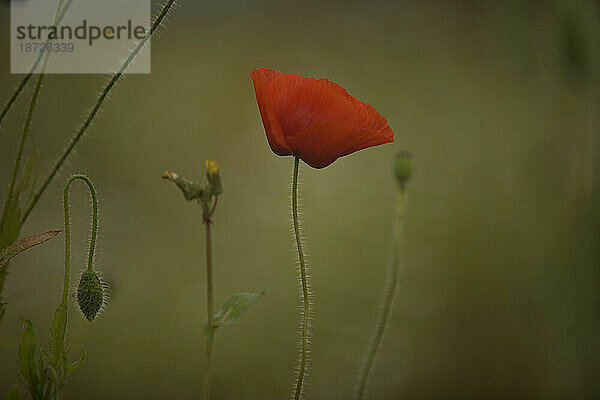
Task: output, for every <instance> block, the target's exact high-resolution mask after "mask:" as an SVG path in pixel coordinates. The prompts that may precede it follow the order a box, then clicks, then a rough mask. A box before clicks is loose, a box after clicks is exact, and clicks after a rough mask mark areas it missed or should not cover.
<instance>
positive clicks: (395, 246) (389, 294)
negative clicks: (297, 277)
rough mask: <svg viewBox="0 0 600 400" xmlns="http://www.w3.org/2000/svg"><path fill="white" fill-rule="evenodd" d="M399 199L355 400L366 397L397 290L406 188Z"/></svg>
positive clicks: (402, 189)
mask: <svg viewBox="0 0 600 400" xmlns="http://www.w3.org/2000/svg"><path fill="white" fill-rule="evenodd" d="M399 196H400V198H399V199H398V203H397V210H396V221H395V223H394V234H393V241H392V260H391V263H390V266H389V271H388V277H387V281H386V285H385V289H384V294H383V307H382V309H381V314H380V315H379V319H378V320H377V323H376V325H375V332H374V334H373V339H372V341H371V343H370V345H369V348H368V350H367V356H366V358H365V361H364V364H363V367H362V369H361V371H360V375H359V381H358V388H357V391H356V399H357V400H363V399H365V397H366V389H367V383H368V380H369V374H370V372H371V369H372V368H373V364H374V363H375V358H376V357H377V353H378V352H379V348H380V347H381V341H382V339H383V335H384V333H385V329H386V327H387V324H388V321H389V319H390V315H391V313H392V306H393V303H394V297H395V294H396V291H397V289H398V280H399V276H400V252H401V243H400V239H401V234H402V224H403V222H404V212H405V210H406V188H405V186H402V187H401V188H400V195H399Z"/></svg>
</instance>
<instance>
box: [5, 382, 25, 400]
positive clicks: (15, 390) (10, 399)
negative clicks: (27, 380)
mask: <svg viewBox="0 0 600 400" xmlns="http://www.w3.org/2000/svg"><path fill="white" fill-rule="evenodd" d="M21 399H22V397H21V392H20V391H19V387H18V386H17V385H15V386H13V387H12V389H11V390H10V392H8V396H6V400H21Z"/></svg>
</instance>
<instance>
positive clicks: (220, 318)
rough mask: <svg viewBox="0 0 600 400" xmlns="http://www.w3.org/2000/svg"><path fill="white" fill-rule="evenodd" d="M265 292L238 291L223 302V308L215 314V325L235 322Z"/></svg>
mask: <svg viewBox="0 0 600 400" xmlns="http://www.w3.org/2000/svg"><path fill="white" fill-rule="evenodd" d="M264 294H265V293H264V292H260V293H236V294H234V295H232V296H230V297H229V298H228V299H227V300H225V303H223V308H221V310H219V312H217V313H216V314H215V317H214V320H213V321H214V322H213V323H214V324H215V326H221V325H232V324H235V323H236V322H237V321H238V320H239V319H240V317H241V316H242V315H244V314H246V312H247V311H248V308H250V307H251V306H252V305H254V304H255V303H256V302H257V301H259V300H260V299H261V298H262V296H263V295H264Z"/></svg>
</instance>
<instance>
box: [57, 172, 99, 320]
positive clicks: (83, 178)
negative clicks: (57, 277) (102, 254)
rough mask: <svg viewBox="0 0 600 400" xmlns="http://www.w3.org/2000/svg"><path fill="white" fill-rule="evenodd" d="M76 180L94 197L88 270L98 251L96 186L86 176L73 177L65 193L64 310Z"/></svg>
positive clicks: (69, 271)
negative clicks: (71, 192) (71, 199)
mask: <svg viewBox="0 0 600 400" xmlns="http://www.w3.org/2000/svg"><path fill="white" fill-rule="evenodd" d="M76 180H81V181H84V182H85V183H86V185H87V186H88V188H89V190H90V195H91V196H92V234H91V236H90V250H89V253H88V270H91V269H92V265H93V262H94V250H95V249H96V235H97V232H98V197H97V195H96V189H94V184H93V183H92V181H91V180H90V178H88V177H87V176H85V175H73V176H71V177H70V178H69V179H68V180H67V183H66V184H65V189H64V193H63V207H64V214H65V215H64V216H65V278H64V283H63V295H62V303H61V307H63V309H66V307H67V299H68V296H69V280H70V276H71V218H70V216H69V190H70V188H71V184H72V183H73V182H74V181H76Z"/></svg>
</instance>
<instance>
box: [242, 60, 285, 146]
mask: <svg viewBox="0 0 600 400" xmlns="http://www.w3.org/2000/svg"><path fill="white" fill-rule="evenodd" d="M279 75H282V73H281V72H279V71H275V70H272V69H270V68H259V69H255V70H254V71H252V72H251V73H250V76H251V77H252V82H253V83H254V91H255V93H256V101H257V102H258V109H259V110H260V116H261V118H262V121H263V126H264V128H265V133H266V135H267V141H268V142H269V146H271V150H273V152H274V153H275V154H277V155H280V156H289V155H291V154H293V152H292V149H291V148H290V146H289V145H288V144H287V141H286V140H285V136H284V134H283V130H282V129H281V126H280V124H279V121H278V119H277V118H275V115H274V113H273V111H272V108H273V102H272V101H271V99H270V98H269V97H268V96H267V95H266V92H267V88H268V85H269V82H271V81H272V80H273V79H274V78H275V77H277V76H279Z"/></svg>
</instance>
